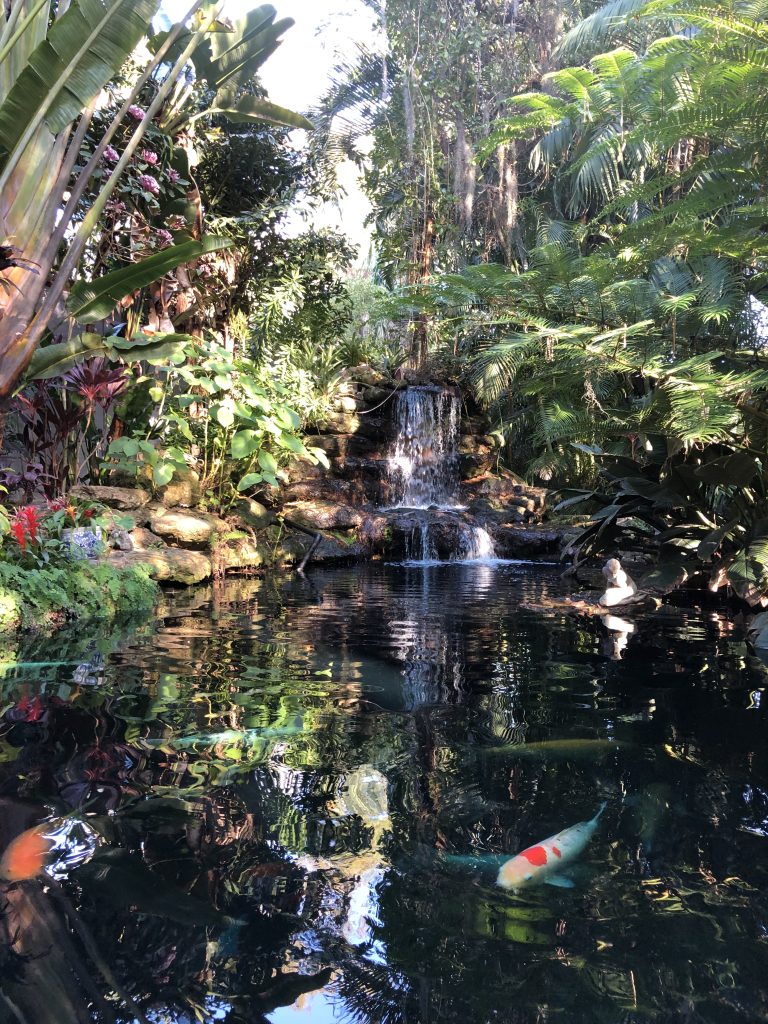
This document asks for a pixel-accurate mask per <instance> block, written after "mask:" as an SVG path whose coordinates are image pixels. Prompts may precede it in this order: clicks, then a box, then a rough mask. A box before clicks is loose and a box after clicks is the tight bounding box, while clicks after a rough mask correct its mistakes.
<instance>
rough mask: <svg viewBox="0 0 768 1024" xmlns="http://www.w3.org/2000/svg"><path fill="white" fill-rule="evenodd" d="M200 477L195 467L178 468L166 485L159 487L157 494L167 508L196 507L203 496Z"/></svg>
mask: <svg viewBox="0 0 768 1024" xmlns="http://www.w3.org/2000/svg"><path fill="white" fill-rule="evenodd" d="M202 494H203V492H202V488H201V486H200V477H199V476H198V475H197V473H196V472H195V471H194V469H189V468H187V469H177V470H176V471H175V473H174V474H173V479H172V480H171V482H170V483H169V484H166V485H165V487H160V488H158V491H157V496H158V498H159V499H160V501H161V502H162V503H163V505H164V506H165V507H166V508H194V507H195V505H197V503H198V502H199V501H200V498H201V497H202Z"/></svg>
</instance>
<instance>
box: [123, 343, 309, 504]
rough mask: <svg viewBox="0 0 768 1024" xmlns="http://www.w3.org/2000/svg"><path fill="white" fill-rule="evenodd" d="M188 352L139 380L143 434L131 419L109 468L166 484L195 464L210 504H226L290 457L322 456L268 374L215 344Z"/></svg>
mask: <svg viewBox="0 0 768 1024" xmlns="http://www.w3.org/2000/svg"><path fill="white" fill-rule="evenodd" d="M188 357H189V358H188V359H187V361H186V362H184V363H181V364H180V365H178V366H173V365H171V366H168V367H165V368H160V369H159V370H158V373H157V375H156V376H154V377H147V378H145V379H144V380H143V381H141V382H138V383H139V384H140V385H143V388H144V391H145V394H146V398H147V403H148V404H147V406H146V408H145V413H144V415H145V418H146V422H147V429H146V432H145V433H144V434H141V433H139V432H137V431H136V429H135V426H136V424H134V432H133V433H132V434H130V435H124V436H122V437H120V438H116V439H115V440H113V441H112V442H111V444H110V446H109V448H108V450H107V456H108V460H107V462H106V463H105V465H104V472H109V471H110V470H111V469H118V470H121V471H123V472H125V471H128V472H130V473H132V474H133V475H135V476H138V475H139V474H140V473H143V474H146V475H149V476H151V479H152V480H153V482H154V483H155V485H157V486H164V485H165V484H167V483H169V482H170V481H171V480H172V479H173V477H174V474H175V473H177V472H178V471H179V470H181V469H184V468H191V469H194V470H195V471H196V472H197V473H198V475H199V477H200V482H201V487H202V489H203V492H204V494H205V495H206V498H207V500H208V502H209V503H211V504H212V505H216V506H218V507H221V506H227V505H229V504H231V502H232V501H233V500H234V499H235V497H236V496H237V495H238V494H242V493H247V492H250V491H253V490H262V489H264V488H273V487H277V486H278V482H279V479H280V477H281V476H282V469H281V466H283V465H284V464H285V463H286V462H287V461H289V460H290V459H294V458H303V459H307V460H309V461H311V462H323V461H324V460H325V454H324V453H323V452H322V451H321V450H320V449H316V448H307V447H305V445H304V443H303V441H302V440H301V437H300V434H299V428H300V425H301V421H300V418H299V415H298V414H297V413H296V412H295V411H294V410H293V409H292V408H291V407H290V405H289V404H288V401H287V399H288V393H287V391H286V389H285V388H284V387H282V385H281V384H280V382H279V380H275V379H274V377H273V376H272V375H271V373H270V372H267V371H264V370H262V369H260V368H259V367H258V366H257V365H256V364H255V363H254V362H253V361H252V360H249V359H247V358H244V357H236V356H233V355H232V353H230V352H228V351H227V350H226V349H225V348H223V347H222V346H220V345H216V344H214V343H210V344H209V345H207V347H206V349H205V352H204V353H200V352H199V351H198V350H197V349H190V350H188Z"/></svg>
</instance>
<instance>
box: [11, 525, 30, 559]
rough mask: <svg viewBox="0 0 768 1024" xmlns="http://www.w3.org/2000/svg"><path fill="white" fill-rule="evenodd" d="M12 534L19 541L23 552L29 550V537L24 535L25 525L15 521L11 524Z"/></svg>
mask: <svg viewBox="0 0 768 1024" xmlns="http://www.w3.org/2000/svg"><path fill="white" fill-rule="evenodd" d="M11 533H12V534H13V536H14V537H15V538H16V540H17V541H18V544H19V547H20V548H21V550H22V551H26V550H27V535H26V534H25V533H24V524H23V523H22V522H20V520H18V519H15V520H14V521H13V522H12V523H11Z"/></svg>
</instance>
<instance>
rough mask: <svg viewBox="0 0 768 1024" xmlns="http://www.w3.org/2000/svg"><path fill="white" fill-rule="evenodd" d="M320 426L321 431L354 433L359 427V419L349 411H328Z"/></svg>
mask: <svg viewBox="0 0 768 1024" xmlns="http://www.w3.org/2000/svg"><path fill="white" fill-rule="evenodd" d="M321 426H322V428H323V433H328V434H356V433H357V431H358V430H359V429H360V420H359V418H358V417H357V416H355V415H352V414H351V413H346V412H329V413H328V414H327V415H326V416H325V418H324V419H323V421H322V424H321Z"/></svg>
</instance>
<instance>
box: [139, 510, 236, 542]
mask: <svg viewBox="0 0 768 1024" xmlns="http://www.w3.org/2000/svg"><path fill="white" fill-rule="evenodd" d="M149 525H150V527H151V529H152V532H153V533H156V534H158V536H160V537H167V538H168V539H169V540H171V541H175V542H176V543H178V544H184V545H187V546H190V547H205V546H206V545H208V544H210V542H211V540H212V539H213V537H214V534H217V533H219V534H224V533H227V532H228V531H229V526H228V525H227V524H226V523H225V522H224V520H223V519H219V518H218V516H212V515H207V514H206V513H204V512H173V511H170V512H169V511H168V510H167V509H160V510H158V511H157V512H156V513H155V514H154V515H153V516H152V518H151V519H150V521H149Z"/></svg>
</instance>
